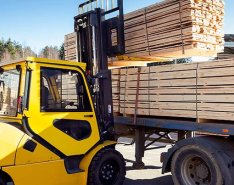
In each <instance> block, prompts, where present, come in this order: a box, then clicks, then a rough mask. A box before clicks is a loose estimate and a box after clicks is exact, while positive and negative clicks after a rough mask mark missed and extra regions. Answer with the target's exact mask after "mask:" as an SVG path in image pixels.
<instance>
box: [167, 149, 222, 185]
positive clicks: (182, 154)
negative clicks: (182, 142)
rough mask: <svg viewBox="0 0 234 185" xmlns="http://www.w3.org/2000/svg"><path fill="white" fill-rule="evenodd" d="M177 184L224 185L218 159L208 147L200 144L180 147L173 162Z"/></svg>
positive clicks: (173, 173)
mask: <svg viewBox="0 0 234 185" xmlns="http://www.w3.org/2000/svg"><path fill="white" fill-rule="evenodd" d="M171 172H172V178H173V181H174V184H175V185H223V184H224V180H223V177H222V173H221V170H220V167H219V164H218V163H217V160H216V159H215V158H214V156H213V155H212V152H210V151H209V150H208V149H206V148H204V147H201V146H198V145H188V146H184V147H182V148H180V149H179V150H178V151H176V153H175V154H174V156H173V158H172V163H171Z"/></svg>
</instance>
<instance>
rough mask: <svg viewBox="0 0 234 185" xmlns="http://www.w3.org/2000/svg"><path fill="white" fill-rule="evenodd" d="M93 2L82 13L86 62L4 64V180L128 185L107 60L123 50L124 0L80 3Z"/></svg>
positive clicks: (0, 124) (0, 98)
mask: <svg viewBox="0 0 234 185" xmlns="http://www.w3.org/2000/svg"><path fill="white" fill-rule="evenodd" d="M112 2H113V1H112ZM90 3H91V4H90ZM93 4H96V7H95V8H94V7H92V8H90V9H86V10H88V11H86V12H85V11H84V12H81V13H80V14H79V15H78V16H77V17H75V30H76V32H77V35H78V38H79V40H78V46H79V47H78V52H79V60H78V61H79V62H71V61H59V60H49V59H39V58H32V57H29V58H26V59H22V60H17V61H12V62H3V63H1V64H0V147H1V151H0V167H1V170H0V185H8V184H15V185H42V184H43V185H73V184H74V185H85V184H89V185H121V184H123V181H124V179H125V174H126V170H125V162H124V159H123V156H122V155H121V154H120V153H119V152H118V151H116V150H115V145H116V142H115V132H114V129H113V106H112V90H111V89H112V88H111V72H110V71H109V70H108V62H107V58H108V57H109V56H113V55H116V54H122V53H124V44H123V43H124V36H123V35H124V34H123V1H122V0H119V1H117V2H116V4H115V6H114V4H112V8H110V9H108V10H104V9H102V6H103V5H101V6H100V7H98V1H97V2H96V1H95V0H91V1H88V2H86V3H84V4H81V5H80V7H79V8H80V10H82V11H83V10H84V9H85V8H84V7H86V6H88V7H90V6H91V5H92V6H93ZM106 5H107V4H106ZM111 13H117V14H118V16H114V17H112V18H109V15H110V14H111ZM107 15H108V16H107ZM106 17H108V19H106ZM114 29H115V30H116V32H117V35H118V39H117V40H118V42H117V44H115V45H113V43H112V42H111V41H110V40H109V39H111V35H112V33H113V32H112V31H113V30H114Z"/></svg>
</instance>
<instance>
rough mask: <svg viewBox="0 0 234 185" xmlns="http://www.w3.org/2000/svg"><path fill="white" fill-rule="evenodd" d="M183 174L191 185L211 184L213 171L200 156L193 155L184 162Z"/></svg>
mask: <svg viewBox="0 0 234 185" xmlns="http://www.w3.org/2000/svg"><path fill="white" fill-rule="evenodd" d="M182 176H183V179H184V181H185V182H186V184H189V185H193V184H194V185H210V183H211V172H210V169H209V167H208V166H207V164H206V162H205V161H204V160H203V159H201V158H200V157H191V158H188V159H187V160H185V161H184V162H183V171H182Z"/></svg>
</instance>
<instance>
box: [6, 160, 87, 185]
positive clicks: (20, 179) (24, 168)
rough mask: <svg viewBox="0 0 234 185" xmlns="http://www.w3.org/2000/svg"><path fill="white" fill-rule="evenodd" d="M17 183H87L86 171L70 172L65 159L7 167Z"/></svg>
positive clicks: (73, 184) (54, 184)
mask: <svg viewBox="0 0 234 185" xmlns="http://www.w3.org/2000/svg"><path fill="white" fill-rule="evenodd" d="M2 170H3V171H5V172H6V173H8V174H9V175H10V176H11V177H12V179H13V181H14V184H15V185H86V177H87V175H86V173H87V172H81V173H75V174H68V173H67V172H66V169H65V166H64V161H63V160H58V161H52V162H43V163H35V164H28V165H19V166H11V167H5V168H3V169H2Z"/></svg>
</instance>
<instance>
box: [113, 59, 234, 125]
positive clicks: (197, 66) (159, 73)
mask: <svg viewBox="0 0 234 185" xmlns="http://www.w3.org/2000/svg"><path fill="white" fill-rule="evenodd" d="M113 76H115V74H113ZM113 79H114V78H113ZM115 83H116V82H115ZM119 84H120V85H119V87H120V106H119V107H118V105H117V104H115V110H119V113H121V114H123V115H129V114H130V115H134V114H137V115H143V116H160V117H161V116H162V117H181V118H194V119H197V120H203V119H212V120H228V121H234V59H229V60H219V61H213V62H203V63H190V64H175V65H165V66H152V67H138V68H124V69H121V70H120V83H119ZM114 88H116V87H114ZM115 95H116V94H115ZM116 112H117V111H116Z"/></svg>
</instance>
